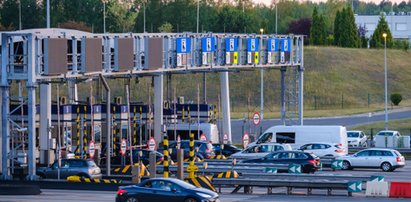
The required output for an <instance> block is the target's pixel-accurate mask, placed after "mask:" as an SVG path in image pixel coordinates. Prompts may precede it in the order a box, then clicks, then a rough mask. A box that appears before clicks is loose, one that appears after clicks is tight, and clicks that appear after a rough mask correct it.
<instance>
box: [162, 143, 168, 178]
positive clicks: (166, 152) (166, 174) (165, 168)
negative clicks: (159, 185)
mask: <svg viewBox="0 0 411 202" xmlns="http://www.w3.org/2000/svg"><path fill="white" fill-rule="evenodd" d="M163 147H164V149H163V152H164V161H163V168H164V170H163V175H164V178H168V177H169V169H168V136H167V135H164V142H163Z"/></svg>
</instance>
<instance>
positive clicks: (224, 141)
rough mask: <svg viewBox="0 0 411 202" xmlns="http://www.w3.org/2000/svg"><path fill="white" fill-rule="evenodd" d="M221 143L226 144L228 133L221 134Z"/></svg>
mask: <svg viewBox="0 0 411 202" xmlns="http://www.w3.org/2000/svg"><path fill="white" fill-rule="evenodd" d="M223 143H224V144H228V135H227V133H226V134H224V136H223Z"/></svg>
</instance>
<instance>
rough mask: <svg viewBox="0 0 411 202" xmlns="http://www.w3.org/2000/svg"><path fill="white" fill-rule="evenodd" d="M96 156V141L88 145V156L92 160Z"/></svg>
mask: <svg viewBox="0 0 411 202" xmlns="http://www.w3.org/2000/svg"><path fill="white" fill-rule="evenodd" d="M95 154H96V145H95V144H94V141H90V143H89V144H88V155H89V156H90V158H91V159H92V158H94V155H95Z"/></svg>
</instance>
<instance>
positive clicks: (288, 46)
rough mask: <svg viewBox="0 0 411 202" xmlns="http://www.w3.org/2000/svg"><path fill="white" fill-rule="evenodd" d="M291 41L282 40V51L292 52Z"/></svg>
mask: <svg viewBox="0 0 411 202" xmlns="http://www.w3.org/2000/svg"><path fill="white" fill-rule="evenodd" d="M290 49H291V39H289V38H285V39H281V51H283V52H290V51H291V50H290Z"/></svg>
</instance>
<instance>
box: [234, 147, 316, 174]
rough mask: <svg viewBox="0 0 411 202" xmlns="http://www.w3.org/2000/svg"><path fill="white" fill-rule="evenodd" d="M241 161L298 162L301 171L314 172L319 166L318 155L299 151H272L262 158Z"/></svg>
mask: <svg viewBox="0 0 411 202" xmlns="http://www.w3.org/2000/svg"><path fill="white" fill-rule="evenodd" d="M242 163H272V164H300V165H301V172H303V173H315V171H317V170H318V169H319V168H320V158H319V157H318V156H315V155H314V154H311V153H307V152H300V151H281V152H274V153H271V154H268V155H267V156H265V157H263V158H258V159H250V160H244V161H242Z"/></svg>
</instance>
